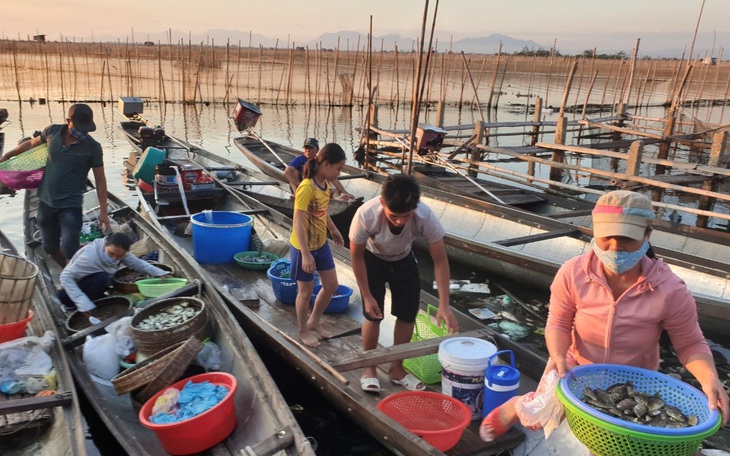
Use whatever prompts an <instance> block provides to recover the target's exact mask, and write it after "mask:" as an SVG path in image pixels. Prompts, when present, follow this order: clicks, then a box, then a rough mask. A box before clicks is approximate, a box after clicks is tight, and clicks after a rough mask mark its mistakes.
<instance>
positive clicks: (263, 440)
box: [25, 192, 314, 455]
mask: <svg viewBox="0 0 730 456" xmlns="http://www.w3.org/2000/svg"><path fill="white" fill-rule="evenodd" d="M86 196H87V197H86V198H85V207H86V211H85V212H86V213H87V215H89V216H90V217H92V218H93V217H94V215H93V214H94V212H95V210H98V209H94V207H95V206H96V207H97V208H98V202H97V203H95V192H89V193H87V195H86ZM36 207H37V198H35V196H34V195H32V194H31V192H28V193H27V196H26V215H27V219H26V227H25V229H26V236H27V237H29V236H31V234H32V233H33V232H35V211H36ZM109 210H110V211H111V213H112V218H113V219H115V220H117V221H118V222H120V223H121V222H124V221H131V222H132V223H133V225H134V226H135V227H136V230H137V233H138V234H139V236H140V237H142V238H145V239H147V243H148V245H151V246H153V248H155V249H156V250H157V251H158V254H159V261H160V262H163V263H166V264H168V265H170V266H172V267H173V268H174V269H175V271H176V275H177V276H181V277H185V278H188V279H189V280H190V281H191V283H194V284H196V285H194V286H190V287H186V288H184V289H182V290H183V291H185V292H192V293H195V292H197V293H198V294H199V296H200V297H201V299H203V300H204V301H205V302H206V305H207V309H208V318H209V321H210V322H212V328H213V336H212V338H211V340H212V341H213V342H215V343H216V344H217V345H218V347H219V348H220V350H221V358H222V367H221V370H222V371H225V372H229V373H231V374H233V375H234V376H235V377H236V378H237V380H238V390H237V392H236V396H235V407H236V411H237V415H238V417H237V418H238V419H237V424H236V427H235V429H234V431H233V433H232V434H231V435H230V436H229V437H228V438H227V439H226V440H225V441H223V442H222V443H221V444H219V445H217V446H216V447H215V448H214V449H212V450H211V451H212V452H213V453H214V454H216V455H217V454H231V455H233V454H235V455H238V454H240V451H242V450H244V449H246V448H247V447H251V448H252V449H254V450H256V451H263V448H265V447H267V446H269V447H271V448H274V449H275V450H274V451H271V453H265V454H273V453H275V452H279V451H280V452H283V453H281V454H292V455H294V454H297V455H299V454H310V455H313V454H314V451H313V450H312V447H311V445H310V444H309V442H308V441H307V440H306V438H305V437H304V435H303V434H302V431H301V429H300V428H299V425H298V424H297V422H296V421H295V419H294V417H293V415H292V413H291V411H290V410H289V407H288V406H287V404H286V402H285V401H284V399H283V397H282V396H281V393H280V392H279V390H278V389H277V387H276V384H275V383H274V380H273V379H272V378H271V376H270V374H269V373H268V371H267V370H266V368H265V367H264V365H263V362H262V361H261V359H260V358H259V356H258V354H257V353H256V351H255V350H254V348H253V345H252V344H251V341H250V340H249V338H248V336H247V335H246V333H244V332H243V330H242V329H241V328H240V326H239V325H238V324H237V323H236V321H235V319H234V318H233V316H232V315H231V313H230V312H229V310H228V308H227V306H226V305H225V304H224V302H223V300H222V299H221V297H220V295H219V294H218V293H217V292H216V291H215V290H214V289H212V288H207V287H206V286H205V285H204V284H203V283H201V282H200V280H199V276H198V274H197V270H196V268H195V266H194V264H193V262H192V261H191V259H190V258H188V257H186V256H185V255H181V254H179V253H178V252H177V251H176V250H175V249H173V248H171V247H170V246H169V244H167V243H166V242H165V239H164V238H163V237H161V236H160V235H159V233H158V231H157V230H155V229H153V228H152V227H151V226H150V225H149V224H148V223H147V222H146V221H145V220H144V219H143V218H142V217H140V216H139V214H138V213H136V212H135V211H133V210H132V209H131V208H129V207H128V206H126V205H125V204H124V203H122V202H121V201H120V200H118V199H117V198H115V197H114V196H113V195H110V196H109ZM29 238H30V237H29ZM28 245H29V247H28V257H29V258H30V259H32V260H33V261H34V262H36V264H38V265H39V267H40V268H41V270H42V272H43V276H44V278H45V279H46V289H45V297H46V299H47V300H49V302H50V300H51V299H52V295H53V292H54V291H55V288H54V286H55V285H54V282H53V281H52V279H53V278H54V277H57V274H58V270H57V268H55V267H54V265H53V264H52V263H51V261H50V260H49V258H47V257H46V255H45V253H44V252H43V250H42V249H41V248H40V246H39V245H38V243H37V242H36V243H29V244H28ZM160 299H161V298H160ZM52 310H55V311H56V313H57V314H58V315H56V318H57V319H58V321H59V326H63V325H62V324H61V321H63V315H61V314H60V309H52ZM90 330H93V328H90ZM83 333H84V332H83V331H82V332H79V333H76V334H73V335H72V334H70V333H68V332H66V334H65V346H66V349H67V353H68V355H69V362H70V365H71V369H72V371H73V374H74V377H75V379H76V381H77V383H78V384H79V385H80V387H81V388H82V389H83V391H84V393H85V394H86V396H87V397H88V398H89V402H90V403H91V405H92V406H93V407H94V408H95V410H96V411H97V413H98V414H99V416H100V417H101V419H102V420H103V421H104V424H105V425H106V426H107V427H108V428H109V430H110V432H111V433H112V434H113V435H114V437H115V438H116V440H117V441H118V442H119V444H120V445H121V446H122V447H123V448H124V449H125V451H127V452H128V453H129V454H136V455H166V454H167V452H165V451H164V449H163V448H162V447H161V445H160V442H159V440H158V439H157V437H156V435H155V434H154V433H153V432H152V431H151V430H149V429H147V428H145V427H143V426H142V424H141V423H140V422H139V419H138V412H137V411H136V410H135V408H134V406H133V404H132V400H131V398H130V394H129V393H126V394H123V395H117V394H116V392H115V391H114V388H112V387H111V386H106V385H101V384H99V383H97V382H95V381H94V380H92V378H91V376H90V374H89V372H88V371H87V370H86V368H85V364H84V362H83V339H80V336H83ZM213 453H211V454H213ZM277 454H279V453H277Z"/></svg>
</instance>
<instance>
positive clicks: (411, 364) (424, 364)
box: [403, 305, 446, 385]
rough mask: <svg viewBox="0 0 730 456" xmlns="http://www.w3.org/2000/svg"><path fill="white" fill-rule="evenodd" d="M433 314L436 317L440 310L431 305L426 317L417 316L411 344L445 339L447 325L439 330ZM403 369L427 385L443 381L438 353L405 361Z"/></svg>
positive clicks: (427, 309)
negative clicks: (438, 338) (432, 319)
mask: <svg viewBox="0 0 730 456" xmlns="http://www.w3.org/2000/svg"><path fill="white" fill-rule="evenodd" d="M432 312H433V314H434V316H435V315H436V313H437V312H438V308H436V307H434V306H432V305H429V306H428V307H427V308H426V314H425V315H424V314H422V313H419V314H418V315H416V324H415V326H414V328H413V335H412V336H411V342H418V341H420V340H428V339H435V338H436V337H443V336H445V335H446V326H445V325H444V326H443V327H441V328H439V327H438V325H436V324H434V323H432V322H431V313H432ZM403 367H405V368H406V369H407V370H408V371H409V372H410V373H412V374H413V375H415V376H416V377H418V379H419V380H421V381H422V382H423V383H425V384H426V385H431V384H433V383H438V382H440V381H441V363H440V362H439V358H438V353H433V354H430V355H423V356H419V357H417V358H408V359H405V360H403Z"/></svg>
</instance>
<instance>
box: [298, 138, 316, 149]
mask: <svg viewBox="0 0 730 456" xmlns="http://www.w3.org/2000/svg"><path fill="white" fill-rule="evenodd" d="M302 147H314V148H315V149H319V141H317V139H315V138H307V139H305V140H304V146H302Z"/></svg>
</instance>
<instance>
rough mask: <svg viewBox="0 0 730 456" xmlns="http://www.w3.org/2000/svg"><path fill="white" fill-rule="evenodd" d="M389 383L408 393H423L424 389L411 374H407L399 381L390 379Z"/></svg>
mask: <svg viewBox="0 0 730 456" xmlns="http://www.w3.org/2000/svg"><path fill="white" fill-rule="evenodd" d="M390 381H391V382H393V383H395V384H396V385H400V386H402V387H404V388H405V389H407V390H409V391H423V390H425V389H426V385H424V384H423V382H422V381H420V380H419V379H418V378H416V376H415V375H413V374H407V375H406V376H405V377H403V378H402V379H400V380H394V379H392V378H391V379H390Z"/></svg>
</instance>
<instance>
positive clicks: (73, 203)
mask: <svg viewBox="0 0 730 456" xmlns="http://www.w3.org/2000/svg"><path fill="white" fill-rule="evenodd" d="M67 128H68V126H67V125H51V126H49V127H47V128H46V129H45V130H43V133H41V141H43V142H44V143H46V144H48V163H47V164H46V171H45V173H44V174H43V180H41V183H40V186H39V187H38V197H39V198H40V200H41V201H43V202H44V203H46V204H47V205H49V206H51V207H53V208H59V209H60V208H67V207H81V206H82V205H83V202H84V192H85V191H86V179H87V176H88V174H89V170H90V169H91V168H99V167H102V166H104V156H103V153H102V150H101V144H99V143H98V142H96V140H95V139H94V138H92V137H90V136H88V137H87V138H86V139H84V140H83V141H76V142H75V143H72V144H68V145H65V144H64V136H65V134H66V129H67Z"/></svg>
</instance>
